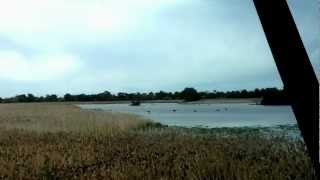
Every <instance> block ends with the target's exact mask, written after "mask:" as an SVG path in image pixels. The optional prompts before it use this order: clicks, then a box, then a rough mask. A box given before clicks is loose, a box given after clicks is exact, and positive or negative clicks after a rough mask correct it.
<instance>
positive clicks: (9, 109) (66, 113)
mask: <svg viewBox="0 0 320 180" xmlns="http://www.w3.org/2000/svg"><path fill="white" fill-rule="evenodd" d="M146 122H147V120H144V119H141V117H138V116H135V115H129V114H124V113H112V112H104V111H90V110H82V109H80V108H79V107H77V106H73V105H67V104H62V103H61V104H59V103H51V104H50V103H30V104H0V127H2V128H4V129H23V130H32V131H36V132H76V133H83V134H88V133H100V134H104V135H113V134H116V133H121V132H125V131H127V130H128V129H131V128H134V127H139V126H141V125H142V124H144V123H146Z"/></svg>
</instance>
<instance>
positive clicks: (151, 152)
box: [0, 104, 315, 180]
mask: <svg viewBox="0 0 320 180" xmlns="http://www.w3.org/2000/svg"><path fill="white" fill-rule="evenodd" d="M0 109H1V110H0V178H8V179H217V180H220V179H221V180H222V179H239V180H246V179H280V180H281V179H315V177H314V173H313V172H312V166H311V162H310V159H309V157H308V156H307V153H306V149H305V145H304V143H303V142H302V141H299V140H294V139H290V138H287V137H284V136H274V137H269V138H266V137H265V135H264V134H263V133H261V132H260V131H259V129H250V128H249V129H248V128H240V129H237V128H235V129H234V128H230V129H210V130H209V129H201V128H191V129H188V128H178V127H166V126H162V125H161V124H156V123H152V122H150V121H147V120H143V119H140V118H139V117H137V116H131V115H128V114H115V113H110V112H108V113H104V112H96V111H83V110H80V109H78V108H76V107H73V106H70V105H63V104H27V105H26V104H18V105H1V106H0ZM27 119H28V120H27ZM226 134H227V135H226Z"/></svg>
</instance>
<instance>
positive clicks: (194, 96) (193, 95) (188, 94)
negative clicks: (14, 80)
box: [0, 87, 284, 104]
mask: <svg viewBox="0 0 320 180" xmlns="http://www.w3.org/2000/svg"><path fill="white" fill-rule="evenodd" d="M283 94H284V92H283V90H281V89H277V88H264V89H255V90H251V91H248V90H240V91H227V92H222V91H215V90H214V91H201V92H198V91H197V90H196V89H195V88H192V87H187V88H185V89H184V90H182V91H180V92H179V91H176V92H165V91H159V92H149V93H139V92H137V93H126V92H119V93H117V94H112V93H110V92H109V91H105V92H102V93H99V94H77V95H72V94H69V93H68V94H65V95H64V96H63V97H58V96H57V95H55V94H52V95H46V96H40V97H37V96H34V95H33V94H21V95H17V96H15V97H12V98H0V102H2V103H13V102H23V103H26V102H86V101H132V100H185V101H196V100H200V99H216V98H263V97H265V98H264V100H265V99H266V100H265V103H266V104H267V103H270V102H272V101H274V99H277V98H279V97H280V98H281V97H282V96H283ZM274 97H275V98H274Z"/></svg>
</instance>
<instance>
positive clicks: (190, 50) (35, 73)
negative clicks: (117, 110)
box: [0, 0, 320, 97]
mask: <svg viewBox="0 0 320 180" xmlns="http://www.w3.org/2000/svg"><path fill="white" fill-rule="evenodd" d="M0 2H1V5H0V84H1V88H0V96H2V97H8V96H14V95H16V94H22V93H33V94H35V95H45V94H52V93H55V94H59V95H63V94H65V93H67V92H68V93H97V92H102V91H104V90H110V91H111V92H114V93H116V92H119V91H127V92H136V91H143V92H146V91H158V90H160V89H161V90H166V91H175V90H181V89H183V88H184V87H186V86H192V87H195V88H197V89H199V90H214V89H215V90H234V89H243V88H247V89H254V88H256V87H258V88H261V87H271V86H277V87H282V83H281V81H280V78H279V75H278V73H277V70H276V66H275V64H274V61H273V58H272V55H271V52H270V50H269V47H268V44H267V42H266V39H265V36H264V34H263V30H262V27H261V25H260V22H259V19H258V16H257V15H256V10H255V8H254V6H253V2H252V0H228V1H225V0H68V1H65V0H25V1H21V0H10V1H4V0H0ZM289 4H290V8H291V10H292V13H293V15H294V18H295V20H296V23H297V25H298V28H299V31H300V33H301V36H302V38H303V41H304V44H305V47H306V48H307V51H308V54H309V57H310V59H311V60H312V63H313V65H314V68H315V69H316V71H317V73H319V71H320V53H319V51H320V47H319V46H320V45H319V44H320V43H319V42H320V25H319V21H318V20H319V13H318V11H319V3H318V2H317V0H289Z"/></svg>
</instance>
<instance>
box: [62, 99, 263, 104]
mask: <svg viewBox="0 0 320 180" xmlns="http://www.w3.org/2000/svg"><path fill="white" fill-rule="evenodd" d="M261 99H262V98H232V99H231V98H217V99H201V100H199V101H191V102H185V101H183V100H141V103H179V104H234V103H235V104H237V103H249V104H256V103H259V102H260V101H261ZM65 103H67V104H130V103H131V101H128V100H125V101H88V102H85V101H84V102H81V101H79V102H65Z"/></svg>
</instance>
